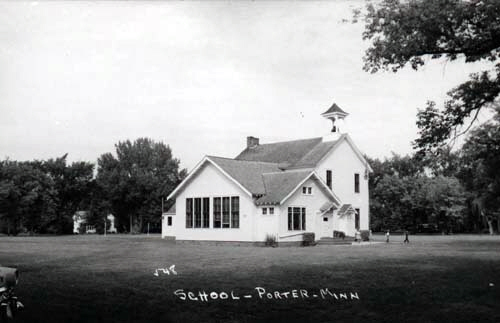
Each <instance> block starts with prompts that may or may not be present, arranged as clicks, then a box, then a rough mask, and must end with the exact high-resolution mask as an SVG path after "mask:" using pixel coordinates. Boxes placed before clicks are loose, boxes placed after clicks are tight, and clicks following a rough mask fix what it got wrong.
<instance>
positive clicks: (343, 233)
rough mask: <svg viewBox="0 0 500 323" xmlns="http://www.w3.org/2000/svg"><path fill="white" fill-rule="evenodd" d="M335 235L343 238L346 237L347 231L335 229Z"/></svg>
mask: <svg viewBox="0 0 500 323" xmlns="http://www.w3.org/2000/svg"><path fill="white" fill-rule="evenodd" d="M333 237H334V238H342V239H344V238H345V232H344V231H336V230H333Z"/></svg>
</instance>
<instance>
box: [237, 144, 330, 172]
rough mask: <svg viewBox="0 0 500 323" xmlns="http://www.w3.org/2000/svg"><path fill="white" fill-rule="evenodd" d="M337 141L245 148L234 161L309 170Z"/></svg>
mask: <svg viewBox="0 0 500 323" xmlns="http://www.w3.org/2000/svg"><path fill="white" fill-rule="evenodd" d="M339 140H340V139H339ZM339 140H336V141H329V142H323V141H322V138H321V137H319V138H311V139H303V140H294V141H284V142H277V143H273V144H263V145H258V146H255V147H252V148H246V149H245V150H243V151H242V152H241V153H240V154H239V155H238V156H237V157H236V158H235V159H237V160H251V161H263V162H272V163H278V164H280V165H279V167H280V168H281V169H289V168H310V167H315V166H316V165H317V163H318V162H319V161H320V160H321V159H322V158H323V157H324V156H325V155H326V154H327V153H328V152H329V151H330V149H331V148H332V147H333V146H334V145H335V144H336V143H337V142H338V141H339Z"/></svg>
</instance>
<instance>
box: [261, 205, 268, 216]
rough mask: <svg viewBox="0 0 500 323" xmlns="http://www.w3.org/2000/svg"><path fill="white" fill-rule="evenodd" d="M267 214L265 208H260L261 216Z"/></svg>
mask: <svg viewBox="0 0 500 323" xmlns="http://www.w3.org/2000/svg"><path fill="white" fill-rule="evenodd" d="M266 214H267V207H263V208H262V215H266Z"/></svg>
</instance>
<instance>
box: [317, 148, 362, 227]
mask: <svg viewBox="0 0 500 323" xmlns="http://www.w3.org/2000/svg"><path fill="white" fill-rule="evenodd" d="M327 169H330V170H332V190H333V192H334V193H335V194H336V195H337V196H338V197H339V198H340V200H341V202H342V203H343V204H352V207H353V208H355V209H359V210H360V213H361V214H360V229H361V230H368V227H369V195H368V180H367V179H365V170H366V166H365V165H364V164H363V163H362V162H361V160H360V159H359V158H358V157H357V155H356V153H355V152H354V150H353V149H352V147H351V146H350V145H349V143H348V142H347V141H346V140H343V141H342V142H341V143H340V144H339V146H337V147H336V148H335V149H334V150H333V151H331V152H330V153H329V154H328V155H327V156H326V158H324V159H323V161H322V162H321V163H320V164H319V165H318V167H316V169H315V170H316V172H317V173H318V175H319V176H320V177H321V178H322V179H323V180H324V181H325V182H326V170H327ZM355 173H358V174H359V189H360V192H359V193H355V192H354V174H355ZM336 220H337V219H336ZM341 222H343V221H339V225H342V226H345V228H346V230H348V231H347V232H345V233H346V234H348V235H354V225H352V226H351V225H350V224H348V223H341ZM352 222H353V223H354V216H353V217H352ZM350 231H353V232H350Z"/></svg>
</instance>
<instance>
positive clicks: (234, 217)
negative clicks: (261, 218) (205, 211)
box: [213, 196, 240, 228]
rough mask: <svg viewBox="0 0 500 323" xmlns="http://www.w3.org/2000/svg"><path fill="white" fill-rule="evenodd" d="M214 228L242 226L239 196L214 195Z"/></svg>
mask: <svg viewBox="0 0 500 323" xmlns="http://www.w3.org/2000/svg"><path fill="white" fill-rule="evenodd" d="M213 201H214V206H213V208H214V211H213V212H214V228H239V227H240V198H239V196H231V197H229V196H223V197H214V199H213Z"/></svg>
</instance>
